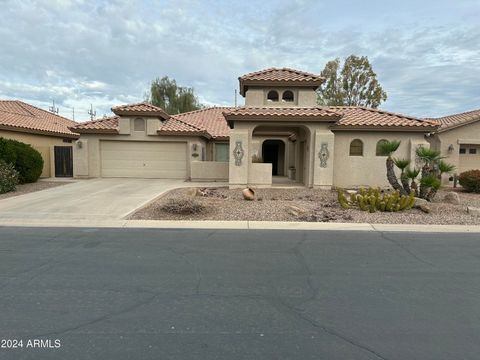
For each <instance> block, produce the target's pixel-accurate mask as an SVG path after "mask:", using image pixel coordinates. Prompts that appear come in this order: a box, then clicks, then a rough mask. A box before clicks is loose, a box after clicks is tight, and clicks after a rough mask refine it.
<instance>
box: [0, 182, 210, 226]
mask: <svg viewBox="0 0 480 360" xmlns="http://www.w3.org/2000/svg"><path fill="white" fill-rule="evenodd" d="M190 186H212V184H209V183H205V184H203V183H191V182H185V181H183V180H168V179H91V180H78V181H75V182H72V184H68V185H62V186H58V187H54V188H51V189H47V190H42V191H37V192H33V193H28V194H24V195H20V196H14V197H10V198H7V199H3V200H0V224H2V225H5V224H10V225H18V226H28V225H30V224H38V225H44V226H51V225H52V224H62V226H76V225H77V224H81V223H89V224H95V223H105V222H106V223H108V222H111V221H114V222H115V221H119V220H121V219H123V218H124V217H125V216H126V215H128V214H129V213H131V212H132V211H134V210H136V209H138V208H139V207H142V206H143V205H145V204H147V203H148V202H150V201H152V200H153V199H155V198H157V197H158V196H160V195H161V194H163V193H164V192H166V191H169V190H171V189H174V188H179V187H190ZM217 186H218V184H217ZM47 224H48V225H47Z"/></svg>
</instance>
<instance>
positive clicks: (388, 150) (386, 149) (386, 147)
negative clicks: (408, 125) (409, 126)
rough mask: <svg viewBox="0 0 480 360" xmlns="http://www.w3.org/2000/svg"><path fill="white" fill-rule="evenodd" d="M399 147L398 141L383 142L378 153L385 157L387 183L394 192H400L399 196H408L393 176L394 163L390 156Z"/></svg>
mask: <svg viewBox="0 0 480 360" xmlns="http://www.w3.org/2000/svg"><path fill="white" fill-rule="evenodd" d="M399 146H400V141H398V140H393V141H384V142H382V143H381V144H380V151H381V153H382V155H384V156H387V160H386V166H387V179H388V182H389V183H390V185H392V187H393V188H394V189H395V190H398V191H400V194H401V195H408V193H407V192H406V191H405V189H404V188H403V186H402V185H400V183H399V182H398V179H397V176H396V175H395V166H394V165H395V163H394V160H393V158H392V154H393V153H394V152H395V151H397V149H398V147H399Z"/></svg>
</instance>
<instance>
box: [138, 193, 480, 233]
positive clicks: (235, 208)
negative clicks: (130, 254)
mask: <svg viewBox="0 0 480 360" xmlns="http://www.w3.org/2000/svg"><path fill="white" fill-rule="evenodd" d="M255 191H256V200H254V201H247V200H244V199H243V196H242V191H241V189H236V190H230V189H228V188H210V189H208V190H207V191H206V193H207V195H206V196H201V195H199V192H197V194H196V195H194V194H195V189H192V188H187V189H185V188H183V189H175V190H172V191H170V192H168V193H166V194H165V195H163V196H162V197H160V198H159V199H157V200H155V201H154V202H152V203H150V204H148V205H147V206H145V207H144V208H142V209H140V210H138V211H137V212H135V213H134V214H132V215H131V216H130V217H129V219H132V220H139V219H143V220H249V221H315V222H354V223H381V224H439V225H448V224H451V225H453V224H458V225H480V217H476V216H473V215H470V214H468V213H467V212H466V206H467V205H469V206H475V207H480V194H468V193H464V192H458V193H459V196H460V200H461V205H452V204H448V203H443V202H441V200H442V199H443V197H444V196H445V191H440V192H439V193H438V194H437V197H436V200H435V201H434V202H433V203H430V204H429V207H430V209H431V212H430V213H429V214H426V213H423V212H422V211H420V210H418V209H411V210H408V211H403V212H394V213H390V212H383V213H382V212H378V211H377V212H375V213H369V212H365V211H360V210H357V209H348V210H344V209H342V208H341V207H340V206H339V205H338V203H337V193H336V192H335V191H330V190H317V189H307V188H305V189H304V188H268V189H255ZM179 198H194V199H195V200H196V201H198V202H199V203H200V204H202V205H204V206H205V207H206V209H205V210H204V211H203V212H202V213H200V214H192V215H178V214H171V213H168V212H165V211H163V210H162V209H161V207H162V206H163V205H164V204H166V203H167V202H169V201H172V199H173V200H174V199H179Z"/></svg>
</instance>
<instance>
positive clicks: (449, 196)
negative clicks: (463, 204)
mask: <svg viewBox="0 0 480 360" xmlns="http://www.w3.org/2000/svg"><path fill="white" fill-rule="evenodd" d="M443 202H446V203H448V204H452V205H460V197H459V196H458V194H457V193H456V192H453V191H450V192H448V193H446V194H445V197H444V198H443Z"/></svg>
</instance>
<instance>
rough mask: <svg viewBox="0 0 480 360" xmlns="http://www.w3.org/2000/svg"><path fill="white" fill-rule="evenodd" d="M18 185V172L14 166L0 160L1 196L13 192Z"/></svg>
mask: <svg viewBox="0 0 480 360" xmlns="http://www.w3.org/2000/svg"><path fill="white" fill-rule="evenodd" d="M17 184H18V172H17V170H15V167H14V166H13V164H7V163H6V162H5V161H3V160H0V194H3V193H6V192H9V191H13V190H15V187H16V186H17Z"/></svg>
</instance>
